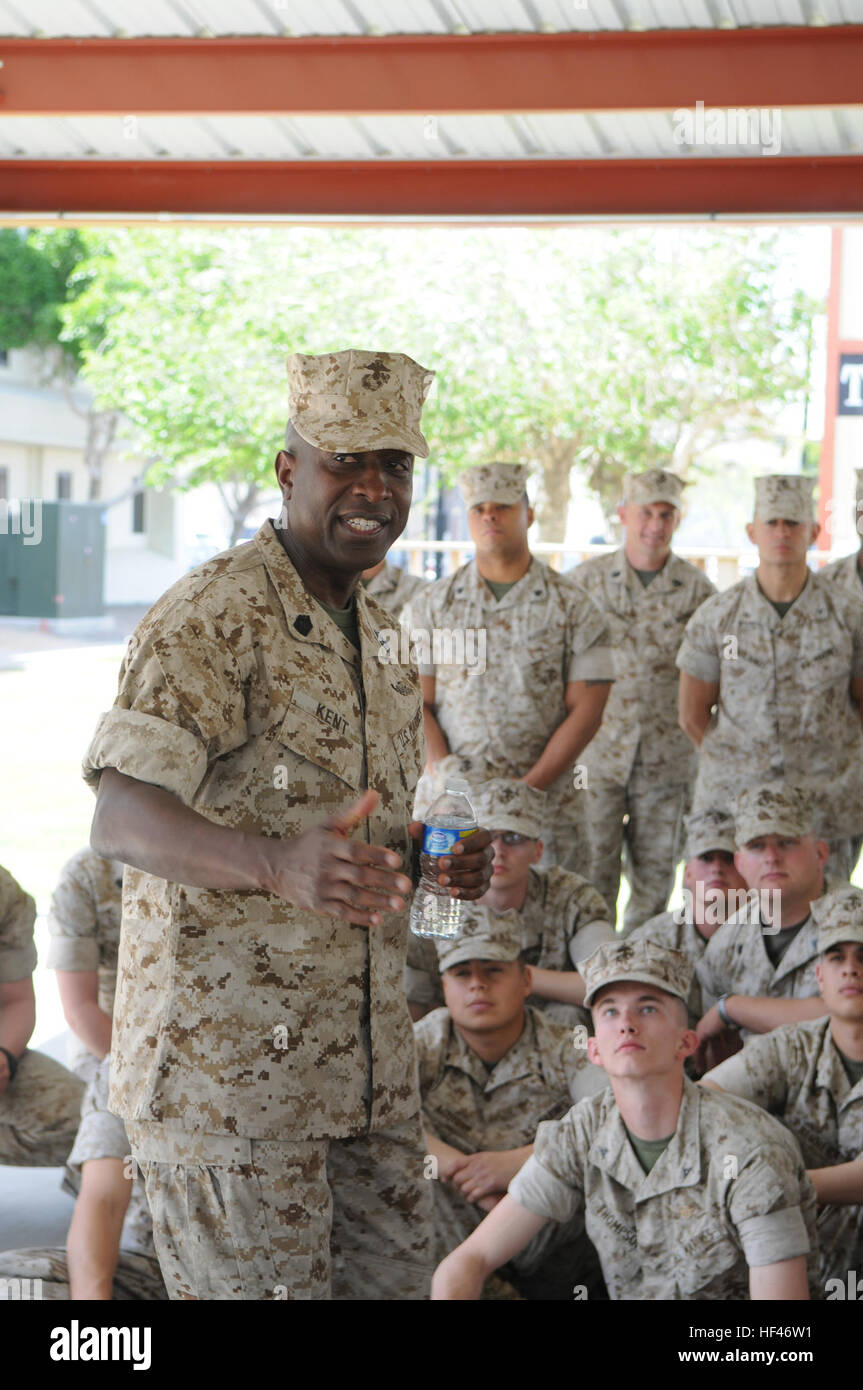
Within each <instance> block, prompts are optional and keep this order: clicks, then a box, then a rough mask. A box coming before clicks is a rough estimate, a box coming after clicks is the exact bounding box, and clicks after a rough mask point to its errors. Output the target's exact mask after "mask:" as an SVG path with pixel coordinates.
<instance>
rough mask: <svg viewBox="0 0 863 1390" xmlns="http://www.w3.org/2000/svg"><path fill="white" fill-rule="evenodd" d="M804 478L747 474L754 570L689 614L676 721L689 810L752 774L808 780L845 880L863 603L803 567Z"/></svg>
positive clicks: (724, 802)
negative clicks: (682, 738)
mask: <svg viewBox="0 0 863 1390" xmlns="http://www.w3.org/2000/svg"><path fill="white" fill-rule="evenodd" d="M812 486H813V483H812V479H811V478H803V477H797V476H790V477H782V476H770V477H764V478H757V479H756V483H755V519H754V521H752V522H751V523H750V524H749V525H748V526H747V528H746V534H747V535H748V537H749V539H750V540H751V541H752V542H753V544H754V545H757V547H758V557H759V563H758V569H757V570H756V571H755V574H753V575H751V576H750V577H749V578H748V579H743V580H741V581H740V583H739V584H734V585H732V587H731V588H730V589H726V591H725V592H724V593H722V594H717V596H716V597H715V598H711V599H708V600H707V602H706V603H704V604H702V606H701V608H699V610H698V612H697V613H696V614H695V615H694V617H693V618H692V619H691V620H690V623H689V626H688V627H687V629H686V635H685V637H684V639H683V645H682V646H681V648H680V653H679V655H678V658H677V664H678V666H679V667H680V668H681V671H682V673H683V674H682V675H681V678H680V722H681V725H682V726H683V728H684V729H685V730H686V732H687V733H688V734H689V736H690V738H691V739H692V740H693V742H694V743H695V744H696V745H699V746H700V753H699V758H698V777H697V780H696V784H695V793H694V808H695V809H696V810H701V809H703V808H706V807H710V808H711V809H713V810H722V809H725V810H727V809H728V808H729V807H730V805H731V802H732V800H733V799H734V797H735V796H736V795H737V793H738V792H739V791H741V790H742V789H743V788H744V787H750V786H753V785H754V784H757V783H759V782H770V781H776V780H780V779H785V780H787V781H789V782H791V783H793V784H794V785H795V786H801V787H808V788H809V789H810V790H811V792H812V794H813V796H814V797H815V805H816V809H817V824H818V831H819V834H820V835H821V836H822V837H823V839H825V840H827V841H828V843H829V845H830V851H831V872H832V873H833V874H834V875H835V877H837V878H843V877H844V878H847V877H848V876H849V875H850V873H851V871H852V869H853V867H854V866H853V863H852V862H851V858H852V852H853V851H852V841H853V839H854V837H855V836H859V835H861V834H863V729H861V724H860V720H861V707H860V700H861V698H863V604H861V602H860V601H859V599H858V598H856V597H855V596H852V595H849V594H847V593H846V592H845V591H844V590H842V589H841V588H840V587H839V586H837V585H836V584H831V583H829V582H828V581H826V580H825V579H824V578H823V577H822V576H821V575H820V574H813V573H812V572H811V571H810V570H809V569H808V567H807V564H806V550H807V547H808V546H809V545H810V544H811V543H812V541H814V540H815V538H816V536H817V535H818V526H817V525H816V524H814V523H813V521H812ZM714 705H718V708H717V712H716V714H713V713H712V709H713V706H714Z"/></svg>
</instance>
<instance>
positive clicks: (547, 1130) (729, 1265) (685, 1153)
mask: <svg viewBox="0 0 863 1390" xmlns="http://www.w3.org/2000/svg"><path fill="white" fill-rule="evenodd" d="M509 1194H510V1196H511V1197H514V1198H515V1200H516V1201H517V1202H518V1203H519V1204H520V1205H521V1206H523V1207H526V1208H527V1209H528V1210H529V1211H533V1212H536V1213H537V1214H538V1215H540V1216H544V1217H546V1218H547V1219H549V1220H551V1221H558V1222H566V1221H571V1220H572V1219H573V1218H574V1217H576V1216H578V1215H579V1214H581V1213H583V1214H584V1220H585V1226H586V1230H587V1234H588V1235H589V1237H590V1239H591V1240H592V1242H593V1244H594V1245H595V1247H596V1249H597V1251H598V1252H599V1258H600V1263H601V1265H602V1272H603V1275H604V1277H605V1282H606V1285H607V1287H608V1293H609V1297H610V1298H611V1299H644V1300H652V1299H656V1300H672V1299H673V1300H684V1301H688V1300H693V1301H695V1300H729V1299H733V1300H746V1299H748V1297H749V1267H750V1266H751V1265H766V1264H773V1263H774V1262H776V1261H779V1260H789V1259H793V1258H795V1257H796V1256H799V1255H808V1257H809V1258H808V1265H809V1279H810V1285H811V1286H813V1287H814V1286H815V1279H816V1264H815V1249H816V1236H815V1193H814V1189H813V1188H812V1185H811V1183H810V1182H809V1179H808V1178H807V1176H806V1170H805V1167H804V1164H803V1160H802V1157H801V1154H800V1149H799V1148H798V1145H797V1142H796V1140H795V1139H794V1138H793V1137H792V1136H791V1134H789V1132H788V1131H787V1130H786V1129H784V1127H783V1126H782V1125H781V1124H779V1123H778V1121H776V1120H774V1119H772V1117H771V1116H769V1115H767V1114H765V1113H764V1111H763V1110H759V1109H758V1108H757V1107H756V1106H753V1105H750V1104H749V1103H748V1102H747V1101H741V1100H738V1099H737V1097H736V1096H728V1095H720V1094H719V1093H717V1092H715V1091H708V1090H705V1088H704V1087H701V1086H697V1085H695V1084H694V1083H693V1082H692V1081H690V1080H689V1079H688V1078H684V1081H683V1101H682V1104H681V1107H680V1115H679V1118H678V1122H677V1129H676V1130H675V1133H674V1137H673V1138H672V1140H671V1143H670V1144H669V1145H668V1148H667V1149H665V1151H664V1152H663V1153H662V1154H661V1155H660V1157H659V1159H658V1160H657V1161H656V1163H655V1164H654V1166H653V1168H652V1169H651V1171H650V1172H649V1173H645V1172H644V1169H643V1168H642V1167H641V1164H640V1163H639V1161H638V1159H637V1157H636V1155H635V1152H634V1150H633V1148H632V1146H631V1144H630V1142H629V1139H628V1136H627V1132H626V1127H625V1126H624V1124H623V1121H622V1119H621V1117H620V1111H619V1110H618V1108H617V1103H616V1102H615V1099H614V1093H613V1091H612V1090H611V1088H610V1087H609V1088H608V1089H607V1090H605V1091H603V1093H602V1094H601V1095H598V1096H594V1097H593V1098H592V1099H589V1100H583V1101H581V1102H580V1103H579V1104H578V1105H576V1106H574V1107H573V1109H572V1110H570V1111H569V1113H568V1114H567V1115H566V1116H564V1118H563V1119H562V1120H556V1121H552V1122H550V1123H546V1124H541V1125H540V1126H539V1129H538V1131H537V1136H536V1143H535V1146H534V1153H533V1157H532V1158H530V1159H528V1161H527V1163H525V1165H524V1167H523V1168H522V1169H521V1170H520V1171H519V1172H518V1173H517V1174H516V1175H515V1177H514V1178H513V1180H512V1182H511V1183H510V1185H509Z"/></svg>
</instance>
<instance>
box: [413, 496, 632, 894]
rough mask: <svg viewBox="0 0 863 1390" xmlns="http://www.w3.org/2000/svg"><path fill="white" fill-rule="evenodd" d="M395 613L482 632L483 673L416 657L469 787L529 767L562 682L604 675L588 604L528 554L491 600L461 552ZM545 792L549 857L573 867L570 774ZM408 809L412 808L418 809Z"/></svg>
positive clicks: (552, 721) (558, 710) (608, 675)
mask: <svg viewBox="0 0 863 1390" xmlns="http://www.w3.org/2000/svg"><path fill="white" fill-rule="evenodd" d="M471 471H472V472H473V471H478V470H471ZM402 620H403V624H404V626H405V627H406V628H408V629H409V630H410V631H412V632H415V631H417V630H422V631H424V632H428V633H433V632H434V631H435V629H437V630H438V631H443V630H444V629H448V630H449V631H450V632H452V631H453V629H456V630H461V631H465V630H469V629H470V630H473V631H475V632H480V631H485V633H486V638H485V641H486V651H485V664H486V669H485V670H484V671H480V670H479V669H477V667H475V666H474V667H471V666H468V665H467V664H457V663H455V662H451V663H450V664H443V662H439V663H438V664H437V665H435V664H433V662H428V663H426V662H423V661H420V662H419V663H418V664H419V670H420V674H421V675H424V676H434V678H435V703H434V712H435V717H436V719H437V721H438V723H439V724H440V727H441V731H442V732H443V735H444V738H445V739H446V741H447V743H448V745H449V748H450V751H451V753H452V754H453V755H454V761H455V763H456V764H457V769H458V771H460V772H462V773H464V775H466V776H467V778H468V780H469V782H470V784H471V786H473V785H474V784H478V783H479V782H485V781H488V780H489V779H490V778H493V777H521V776H523V775H524V773H526V772H527V771H528V769H529V768H530V767H532V766H533V764H534V763H535V762H536V761H537V759H538V758H539V756H540V754H541V753H542V751H543V749H544V748H545V746H546V744H547V743H548V741H549V739H550V738H551V735H552V734H553V733H554V731H555V729H557V728H558V727H559V726H560V725H561V724H562V723H563V721H564V719H565V718H566V717H567V710H566V705H565V704H564V689H565V687H566V685H567V683H568V682H570V681H600V682H604V681H611V680H613V678H614V677H613V668H612V654H611V651H610V649H609V646H608V630H607V628H606V625H605V622H604V620H603V618H602V615H601V613H600V612H599V610H598V609H597V607H596V605H595V603H594V602H593V600H592V599H591V598H589V597H588V596H587V595H586V594H585V593H584V592H583V591H582V590H581V589H580V588H579V586H578V585H576V584H574V583H573V581H572V580H571V579H570V578H569V577H568V576H567V575H561V574H558V573H557V572H556V571H554V570H552V569H550V568H549V567H548V566H547V565H544V564H541V563H540V561H539V560H537V559H536V557H535V556H533V557H531V561H530V566H529V568H528V570H527V572H526V573H525V574H524V575H523V576H522V578H521V579H519V580H518V581H517V582H516V583H515V584H514V585H513V586H512V588H511V589H509V590H508V591H507V592H506V593H505V594H504V595H503V597H502V598H501V599H500V600H497V599H495V597H494V595H493V593H492V591H491V589H490V588H489V587H488V585H487V584H486V582H485V580H484V579H483V578H482V575H481V574H480V572H479V570H478V569H477V564H476V560H471V561H470V562H469V563H468V564H466V565H462V567H461V568H460V569H458V570H456V572H455V574H453V575H449V576H447V577H445V578H443V579H439V580H437V581H436V583H434V584H432V585H430V586H429V587H428V588H426V589H424V590H423V591H422V592H421V593H419V594H417V595H416V596H415V597H414V598H413V599H412V600H411V602H410V603H409V604H408V606H407V608H406V609H405V611H404V614H403V619H402ZM445 654H446V653H443V655H445ZM419 655H420V656H422V655H429V653H427V652H426V653H423V652H420V653H419ZM430 655H431V656H432V657H433V656H434V653H433V652H432V653H431V654H430ZM444 761H448V760H444ZM548 795H549V801H550V803H551V810H550V813H549V817H548V821H549V825H550V827H551V832H550V834H549V837H548V840H549V843H548V844H547V845H546V850H547V851H548V854H549V857H550V859H551V860H552V861H553V862H556V863H557V864H559V865H561V866H562V867H573V866H574V863H575V862H577V860H578V859H579V850H578V845H577V840H578V836H579V832H578V829H577V821H576V816H575V797H576V793H574V792H573V788H572V773H571V772H570V771H567V772H564V773H563V774H562V775H561V776H560V777H559V778H558V779H557V781H556V782H554V783H553V785H552V786H551V787H549V788H548ZM417 809H418V812H419V814H420V815H422V814H423V812H424V810H425V809H426V808H425V807H418V808H417Z"/></svg>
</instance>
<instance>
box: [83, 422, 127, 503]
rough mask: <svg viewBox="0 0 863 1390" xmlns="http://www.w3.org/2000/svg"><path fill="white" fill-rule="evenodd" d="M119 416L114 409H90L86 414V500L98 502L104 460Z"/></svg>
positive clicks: (103, 478) (102, 480)
mask: <svg viewBox="0 0 863 1390" xmlns="http://www.w3.org/2000/svg"><path fill="white" fill-rule="evenodd" d="M119 421H120V416H119V414H118V412H117V411H116V410H91V411H89V412H88V414H87V438H86V440H85V443H84V464H85V467H86V469H87V479H88V482H87V500H88V501H90V502H98V500H99V498H100V497H101V496H102V484H103V482H104V480H105V461H106V459H107V457H108V454H109V452H110V449H111V445H112V444H113V442H114V436H115V434H116V433H117V425H118V424H119Z"/></svg>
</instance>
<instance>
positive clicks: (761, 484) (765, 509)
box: [755, 473, 815, 525]
mask: <svg viewBox="0 0 863 1390" xmlns="http://www.w3.org/2000/svg"><path fill="white" fill-rule="evenodd" d="M814 486H815V479H814V478H804V477H802V476H801V475H800V474H799V473H768V474H767V475H766V477H763V478H756V479H755V520H756V521H802V522H803V523H804V525H805V524H807V523H811V522H812V521H813V520H814V516H813V503H812V489H813V488H814Z"/></svg>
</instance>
